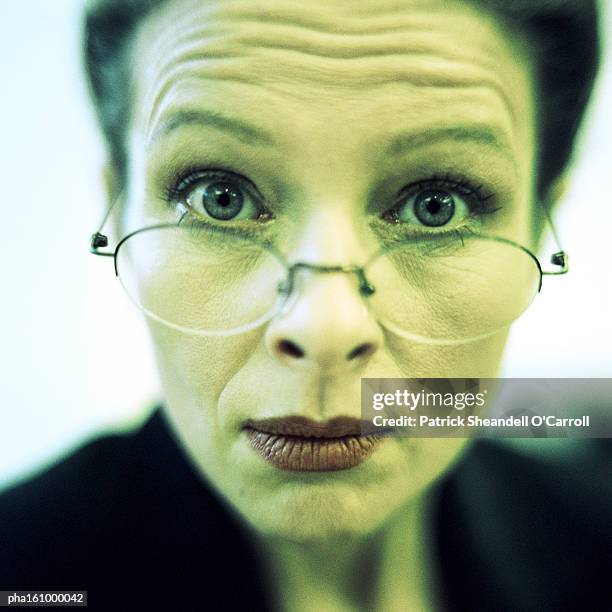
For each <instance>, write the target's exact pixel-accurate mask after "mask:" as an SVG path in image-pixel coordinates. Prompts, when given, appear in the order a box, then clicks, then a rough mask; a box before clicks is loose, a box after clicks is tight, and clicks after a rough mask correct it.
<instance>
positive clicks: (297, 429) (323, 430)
mask: <svg viewBox="0 0 612 612" xmlns="http://www.w3.org/2000/svg"><path fill="white" fill-rule="evenodd" d="M244 427H245V428H250V429H256V430H257V431H261V432H264V433H269V434H280V435H285V436H300V437H304V438H342V437H344V436H360V435H361V421H360V420H359V419H356V418H353V417H334V418H333V419H329V420H327V421H314V420H312V419H309V418H307V417H301V416H293V417H281V418H270V419H259V420H257V419H249V420H248V421H246V423H245V425H244Z"/></svg>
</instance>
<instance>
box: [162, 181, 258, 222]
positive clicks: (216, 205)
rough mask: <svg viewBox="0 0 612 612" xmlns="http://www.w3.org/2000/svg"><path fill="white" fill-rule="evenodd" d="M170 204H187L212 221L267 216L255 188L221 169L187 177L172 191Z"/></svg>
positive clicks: (256, 218)
mask: <svg viewBox="0 0 612 612" xmlns="http://www.w3.org/2000/svg"><path fill="white" fill-rule="evenodd" d="M169 201H172V202H175V203H183V204H186V205H187V206H188V207H189V209H190V210H191V211H193V212H194V213H197V214H198V215H200V216H202V217H205V218H208V219H214V220H215V221H242V220H261V219H263V218H264V217H266V213H265V209H264V207H263V204H262V201H263V198H262V197H261V196H260V195H259V192H258V191H257V189H256V188H255V186H254V185H252V183H251V182H250V181H249V180H248V179H245V178H243V177H242V176H240V175H238V174H234V173H233V172H227V171H224V170H202V171H196V172H192V173H191V174H188V175H187V176H186V177H185V178H183V179H182V180H181V181H180V182H179V184H178V185H177V187H175V188H172V189H171V191H170V192H169Z"/></svg>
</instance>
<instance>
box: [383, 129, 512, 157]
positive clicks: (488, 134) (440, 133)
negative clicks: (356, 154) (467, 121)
mask: <svg viewBox="0 0 612 612" xmlns="http://www.w3.org/2000/svg"><path fill="white" fill-rule="evenodd" d="M449 140H455V141H458V142H473V143H478V144H484V145H487V146H489V147H493V148H495V149H497V150H498V151H500V152H501V153H503V154H505V155H506V156H507V157H509V158H510V159H511V160H513V161H514V156H513V155H512V150H511V148H510V145H509V143H508V140H507V138H506V137H505V136H503V135H502V134H500V132H499V131H498V130H495V129H493V128H492V127H489V126H486V125H472V126H468V125H465V126H453V127H440V128H430V129H425V130H422V131H417V132H402V133H400V134H397V135H395V136H394V137H393V138H392V139H391V142H390V143H389V144H388V145H387V147H386V150H385V153H386V154H387V155H402V154H403V153H405V152H407V151H410V150H412V149H417V148H419V147H423V146H426V145H429V144H433V143H436V142H439V141H449Z"/></svg>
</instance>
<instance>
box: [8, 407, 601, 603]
mask: <svg viewBox="0 0 612 612" xmlns="http://www.w3.org/2000/svg"><path fill="white" fill-rule="evenodd" d="M609 442H610V441H609V440H600V441H589V442H585V443H584V453H583V454H584V456H583V459H582V460H581V461H580V462H579V463H577V462H574V463H570V462H564V461H562V460H558V461H550V460H549V461H545V460H539V459H537V458H531V457H528V456H526V455H525V454H521V453H518V452H516V451H514V450H512V449H511V448H510V447H507V446H502V445H500V444H496V443H492V442H477V443H474V444H473V445H472V447H471V448H470V449H469V450H468V451H467V452H466V453H465V455H464V456H463V459H462V460H461V461H460V462H459V463H458V464H457V465H456V467H455V468H454V469H453V470H452V471H451V472H450V473H449V474H448V475H447V476H445V477H444V479H443V480H442V481H441V482H440V483H439V484H438V485H437V491H436V495H435V499H436V506H435V507H436V511H435V513H434V515H433V516H432V517H431V521H432V522H431V529H432V534H433V537H434V541H435V542H436V549H435V559H436V560H437V564H438V573H439V575H440V577H441V582H442V585H441V588H442V592H443V597H444V600H445V602H446V603H445V609H448V610H466V611H467V610H470V611H471V612H475V611H479V610H491V611H493V610H495V611H496V612H503V611H506V610H507V611H513V612H514V611H517V612H518V611H520V612H523V611H524V612H527V611H532V610H533V611H534V612H535V611H537V612H546V611H549V610H550V611H551V612H552V611H555V612H562V611H566V610H567V611H572V612H575V611H578V610H602V611H603V610H612V586H611V582H612V553H611V551H612V539H611V533H612V525H611V523H612V481H611V479H610V474H611V466H612V462H611V455H612V453H611V448H612V447H611V445H610V444H609ZM0 590H36V591H41V590H87V591H88V608H89V609H94V610H154V609H155V610H157V609H165V610H195V609H202V610H216V609H223V610H258V609H271V608H270V606H269V602H266V599H265V596H264V589H263V587H262V579H261V576H260V572H259V570H258V567H257V563H256V561H255V557H254V554H253V551H252V550H251V549H250V547H249V544H248V540H247V538H246V537H245V535H244V533H243V531H242V527H241V526H240V525H239V523H237V522H236V521H235V520H234V519H233V518H232V516H231V515H230V513H229V512H228V510H227V509H226V507H225V506H224V504H223V503H222V502H221V501H220V500H219V499H218V498H217V497H216V495H215V494H214V493H213V492H212V491H211V490H210V489H209V488H208V487H206V486H205V485H203V484H202V481H201V480H200V479H199V478H198V477H197V476H196V474H195V473H194V472H193V470H192V468H191V466H190V464H189V463H188V462H187V460H186V459H185V457H184V456H183V453H182V451H181V449H180V448H179V447H178V445H177V443H176V442H175V441H174V438H173V437H172V435H171V434H170V432H169V429H168V426H167V424H166V422H165V419H164V417H163V416H162V414H161V412H160V411H157V412H155V413H154V414H153V416H152V417H151V418H150V419H149V421H148V422H147V423H146V424H145V425H144V426H143V427H142V428H141V429H140V430H138V431H136V432H135V433H132V434H128V435H112V436H106V437H104V438H101V439H98V440H96V441H94V442H91V443H88V444H86V445H85V446H83V447H82V448H81V449H80V450H78V451H77V452H75V453H74V454H72V455H71V456H70V457H68V458H67V459H65V460H63V461H62V462H60V463H59V464H57V465H55V466H54V467H52V468H51V469H49V470H47V471H46V472H45V473H43V474H42V475H40V476H38V477H36V478H34V479H32V480H30V481H28V482H26V483H24V484H20V485H18V486H16V487H13V488H12V489H10V490H9V491H7V492H5V493H4V494H3V495H2V496H0Z"/></svg>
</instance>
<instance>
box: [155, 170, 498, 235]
mask: <svg viewBox="0 0 612 612" xmlns="http://www.w3.org/2000/svg"><path fill="white" fill-rule="evenodd" d="M204 179H206V180H211V181H212V180H214V179H221V180H228V181H237V182H238V184H239V186H240V187H241V188H242V189H245V190H246V191H247V192H249V193H250V195H251V196H254V200H255V201H256V202H257V203H261V202H264V201H265V198H264V197H263V195H262V194H261V193H260V192H259V190H258V189H257V187H256V186H255V185H254V184H253V183H252V182H251V181H250V180H249V179H247V178H246V177H245V176H243V175H241V174H240V173H239V172H236V171H234V170H231V169H226V168H219V167H217V168H210V169H202V168H201V167H192V168H187V169H184V170H183V171H182V172H180V173H177V174H176V175H175V176H174V177H173V178H172V180H171V181H170V182H169V184H168V186H167V187H165V188H164V190H163V194H162V197H163V199H164V200H165V201H166V202H167V203H168V204H176V203H179V202H183V201H184V199H185V197H186V195H187V193H188V191H189V189H190V188H191V187H193V186H194V185H196V184H197V183H198V182H199V181H201V180H204ZM429 189H441V190H451V191H456V192H457V193H458V194H459V195H461V196H462V197H464V198H466V200H467V202H468V204H469V207H470V211H471V217H478V216H482V215H489V214H492V213H495V212H497V211H498V210H499V209H500V208H501V206H496V205H495V200H496V196H495V193H493V192H489V191H487V190H486V189H485V187H484V185H483V184H482V183H476V182H474V181H473V180H471V179H470V178H468V177H467V176H464V175H461V174H451V173H447V174H444V175H434V176H432V177H431V178H428V179H425V180H421V181H416V182H414V183H411V184H410V185H407V186H406V187H404V188H403V189H401V190H400V192H399V194H398V195H397V197H396V198H395V204H394V205H393V206H392V207H391V208H389V209H386V210H385V211H384V212H383V213H382V214H381V215H380V219H382V220H385V221H387V222H389V221H390V222H393V223H396V224H399V223H400V221H399V220H398V219H397V217H394V215H396V214H397V211H398V208H399V206H400V205H401V203H402V202H403V201H404V200H405V199H406V198H407V197H409V196H416V195H418V194H419V193H422V192H423V191H426V190H429ZM270 217H271V215H270V213H269V212H268V211H265V209H263V207H262V211H261V216H260V217H258V220H269V219H270Z"/></svg>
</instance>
